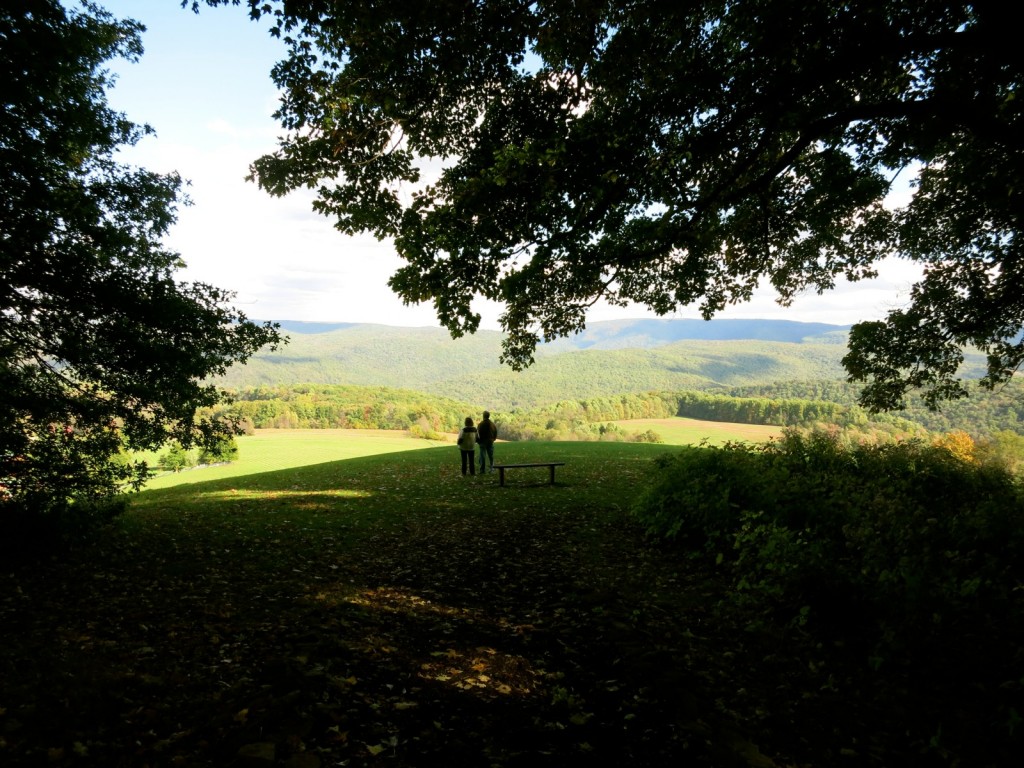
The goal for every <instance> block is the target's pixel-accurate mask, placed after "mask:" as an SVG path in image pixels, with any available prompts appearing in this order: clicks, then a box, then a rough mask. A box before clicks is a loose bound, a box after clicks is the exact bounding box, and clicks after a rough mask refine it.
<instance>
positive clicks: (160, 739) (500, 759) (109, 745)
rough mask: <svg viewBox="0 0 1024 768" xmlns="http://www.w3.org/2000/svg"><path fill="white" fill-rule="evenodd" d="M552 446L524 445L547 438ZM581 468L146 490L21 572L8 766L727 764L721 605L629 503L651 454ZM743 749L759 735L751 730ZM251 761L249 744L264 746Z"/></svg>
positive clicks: (255, 478) (409, 460)
mask: <svg viewBox="0 0 1024 768" xmlns="http://www.w3.org/2000/svg"><path fill="white" fill-rule="evenodd" d="M536 452H537V449H536V448H518V447H517V448H515V449H509V450H507V453H506V456H505V458H506V460H516V461H524V460H531V458H532V457H533V456H535V455H536ZM545 455H547V456H556V457H557V458H547V459H544V460H563V457H565V456H570V457H572V460H571V461H569V462H568V464H567V466H566V467H565V468H563V469H564V470H565V472H564V474H563V478H564V481H563V482H564V485H562V484H560V485H557V486H554V487H551V486H547V485H544V486H537V485H532V484H529V485H525V484H524V485H516V486H506V487H504V488H499V487H498V485H497V475H496V474H494V475H486V476H478V477H476V478H463V477H462V476H461V474H460V473H459V470H458V466H457V464H456V461H454V460H453V459H457V457H455V456H452V451H451V449H438V450H437V451H431V450H417V451H411V452H408V453H396V454H387V455H383V456H373V457H367V458H362V459H351V460H346V461H340V462H331V463H327V464H320V465H314V466H309V467H304V468H302V469H298V470H292V469H289V470H281V471H277V472H271V473H265V474H261V475H248V476H245V477H239V478H229V479H225V480H217V481H213V482H209V483H190V484H188V485H187V486H179V487H176V488H170V489H165V490H161V491H149V492H145V493H143V494H140V495H139V496H138V497H137V498H136V499H135V500H134V504H133V511H132V512H131V513H130V514H129V515H128V516H126V518H125V519H124V521H123V525H122V526H120V528H119V529H117V530H114V531H111V532H110V534H109V535H108V536H106V537H104V538H103V539H102V540H100V541H98V542H96V543H94V544H93V545H91V546H90V547H88V548H84V549H82V550H80V551H77V552H75V553H73V554H72V555H71V556H70V557H68V558H67V559H64V560H61V561H51V562H48V563H45V564H43V565H41V566H39V567H38V568H35V569H32V570H25V571H19V572H16V573H13V574H10V575H5V576H4V577H3V581H4V582H7V583H5V584H4V585H3V587H4V591H3V595H4V600H3V602H2V603H0V614H2V615H0V619H2V626H3V629H2V630H0V638H2V640H0V646H2V649H0V660H2V663H3V667H2V671H3V684H2V688H0V732H2V733H3V741H2V742H0V759H3V762H4V764H5V765H35V764H39V763H40V762H47V763H48V764H50V765H69V766H70V765H78V766H81V765H104V766H107V765H125V766H144V765H156V764H167V765H175V764H181V765H233V764H249V765H251V764H260V765H272V764H274V763H275V761H276V762H277V763H281V764H285V763H287V764H288V765H291V766H292V767H293V768H295V767H296V766H298V767H299V768H301V766H314V765H375V764H377V763H378V762H380V761H382V760H385V759H386V760H387V762H388V763H389V764H391V765H403V766H404V765H407V766H432V765H447V766H450V765H460V766H461V765H464V766H475V765H480V766H492V765H508V766H513V765H524V764H527V763H529V764H530V765H538V764H539V765H560V766H564V765H574V764H581V765H582V764H592V762H593V761H594V760H595V759H597V758H596V756H600V758H601V759H602V760H612V761H613V762H617V763H618V764H622V765H670V764H676V763H678V762H679V761H680V760H683V759H684V758H685V759H686V760H688V761H690V762H691V763H694V762H696V764H701V763H704V764H715V761H716V760H717V757H716V756H715V750H721V749H725V750H726V751H727V752H729V753H730V754H733V753H735V752H736V750H737V749H739V748H740V747H737V746H736V744H741V743H742V745H746V744H748V743H747V742H745V741H744V740H742V739H739V737H736V736H730V737H729V738H727V739H719V740H713V741H715V744H718V745H723V744H724V745H725V746H713V745H710V744H709V741H708V739H707V738H706V737H707V735H708V734H709V733H710V732H711V729H712V728H713V727H714V726H713V725H711V724H709V723H711V720H712V719H713V718H711V717H710V713H711V711H712V710H713V706H712V705H711V704H710V703H708V701H706V700H703V699H702V698H701V697H700V696H699V695H697V694H695V693H693V692H694V691H697V690H701V688H702V687H706V681H705V682H701V680H700V675H699V674H697V673H694V672H692V671H691V670H690V667H689V666H688V665H687V664H685V663H683V658H684V657H685V656H686V655H687V654H688V652H689V651H688V650H687V649H688V648H690V646H692V644H693V638H694V632H693V627H695V626H696V625H698V624H699V623H700V620H701V616H702V615H703V612H704V608H703V605H702V602H701V600H700V599H697V598H695V596H694V595H693V594H692V592H690V591H688V590H686V589H684V588H683V584H682V578H683V577H680V576H679V574H678V572H677V571H678V569H677V567H676V566H675V564H673V563H672V562H670V561H666V560H665V559H664V557H663V555H661V554H659V553H657V552H655V551H652V550H651V549H650V548H649V547H646V546H645V545H644V542H643V540H642V537H641V536H640V534H639V532H638V531H637V530H636V529H635V527H634V526H633V525H632V523H631V521H630V520H629V519H628V518H627V517H626V515H625V514H624V511H625V509H626V508H627V506H628V503H629V498H630V491H631V489H633V488H635V487H636V484H637V483H638V482H639V478H640V477H641V476H642V473H643V472H644V471H645V468H646V466H647V464H648V462H649V459H650V457H651V456H652V455H654V453H653V452H652V450H651V448H650V447H649V446H623V447H620V448H611V449H608V450H605V451H596V452H595V450H594V449H592V448H589V447H582V448H581V447H579V446H562V447H558V446H553V447H551V448H548V449H546V454H545ZM743 748H744V749H745V748H746V746H743ZM254 761H255V762H254Z"/></svg>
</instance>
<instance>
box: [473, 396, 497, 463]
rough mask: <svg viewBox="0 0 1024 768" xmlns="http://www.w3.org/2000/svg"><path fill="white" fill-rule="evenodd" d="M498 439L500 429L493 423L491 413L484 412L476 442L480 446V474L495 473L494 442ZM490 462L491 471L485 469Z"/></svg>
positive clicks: (477, 431)
mask: <svg viewBox="0 0 1024 768" xmlns="http://www.w3.org/2000/svg"><path fill="white" fill-rule="evenodd" d="M497 439H498V428H497V427H496V426H495V424H494V422H493V421H491V412H490V411H484V418H483V421H481V422H480V426H479V427H477V430H476V441H477V443H478V444H479V445H480V474H481V475H482V474H483V473H484V472H485V471H487V472H493V471H494V441H495V440H497ZM488 462H490V469H485V468H486V466H487V463H488Z"/></svg>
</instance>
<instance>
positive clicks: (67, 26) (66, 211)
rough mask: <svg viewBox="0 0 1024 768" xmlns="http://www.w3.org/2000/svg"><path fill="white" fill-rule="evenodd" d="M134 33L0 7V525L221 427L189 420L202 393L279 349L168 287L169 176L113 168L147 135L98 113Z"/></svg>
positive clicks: (50, 510)
mask: <svg viewBox="0 0 1024 768" xmlns="http://www.w3.org/2000/svg"><path fill="white" fill-rule="evenodd" d="M139 33H140V27H139V26H138V25H137V24H136V23H134V22H130V21H129V22H119V21H115V20H114V19H113V18H112V17H111V16H110V15H109V14H107V13H106V12H104V11H102V10H100V9H98V8H96V7H95V6H93V5H91V4H88V3H85V4H83V5H82V6H81V7H80V8H79V9H66V8H65V7H64V6H63V5H62V4H61V3H60V2H58V0H30V1H28V2H24V3H15V4H10V3H7V4H5V5H4V6H3V8H2V9H0V72H2V74H3V81H4V93H5V96H4V108H3V110H0V188H2V189H3V190H4V192H3V198H4V203H3V205H2V206H0V317H2V323H0V390H2V391H3V393H4V397H3V403H2V404H0V488H2V494H3V495H2V497H0V517H4V518H6V517H8V516H9V515H13V514H15V513H22V512H23V513H25V514H32V513H37V514H41V515H47V514H61V515H62V514H64V513H65V512H66V513H73V512H74V511H75V510H78V509H82V508H83V505H88V504H92V503H103V500H104V499H106V498H108V497H109V496H110V495H111V494H113V493H116V492H117V491H118V490H120V489H121V488H122V487H123V486H124V485H125V484H136V485H137V484H138V483H140V482H141V481H142V480H143V479H144V477H145V472H146V470H145V467H144V466H143V465H141V464H131V463H129V462H124V461H115V460H114V459H116V457H117V456H118V455H119V454H120V451H121V449H122V446H124V445H125V444H127V445H128V446H129V447H131V448H132V449H136V448H146V447H151V448H152V447H156V446H159V445H162V444H163V443H164V442H165V441H166V440H168V438H173V439H177V440H179V441H181V442H182V443H183V444H185V445H191V444H193V443H196V442H204V441H210V440H213V439H215V437H216V435H218V434H224V433H226V432H227V431H228V430H229V427H228V425H225V424H218V423H214V422H209V421H206V422H202V421H197V420H195V418H194V417H195V413H196V410H197V409H198V408H200V407H205V406H210V405H212V404H214V403H216V402H217V401H218V400H219V399H220V394H219V392H218V390H217V389H216V387H214V386H213V385H210V384H208V383H204V379H206V378H207V377H209V376H213V375H217V374H222V373H224V371H225V370H226V369H227V368H228V366H229V365H230V364H231V363H232V362H234V361H239V360H244V359H246V358H247V357H248V356H249V355H250V354H252V353H253V352H254V351H256V350H257V349H259V348H260V347H262V346H263V345H264V344H266V343H273V342H275V341H276V340H277V338H278V337H277V333H276V331H275V330H274V329H273V328H272V327H271V326H270V325H269V324H268V325H264V326H258V325H255V324H253V323H250V322H248V321H246V318H245V317H244V315H242V314H240V313H238V312H236V311H235V310H233V309H231V308H230V307H228V306H227V304H226V302H227V301H228V300H229V299H230V298H231V296H230V294H228V293H225V292H224V291H221V290H218V289H216V288H213V287H211V286H208V285H205V284H202V283H180V282H178V281H177V280H176V279H175V271H176V270H177V269H178V268H179V267H180V266H181V265H182V262H181V260H180V258H179V257H178V255H177V254H175V253H172V252H170V251H168V250H166V249H165V248H164V247H163V246H162V245H161V240H162V239H163V237H164V235H166V233H167V232H168V230H169V228H170V226H171V225H172V224H173V223H174V221H175V217H176V210H177V206H178V205H179V204H181V202H182V200H183V198H182V197H181V196H180V189H181V184H182V182H181V179H180V178H179V177H178V176H177V175H175V174H168V175H159V174H156V173H151V172H149V171H146V170H143V169H139V168H133V167H129V166H126V165H122V164H120V163H118V162H117V161H116V160H115V157H116V153H117V151H118V149H119V148H120V147H122V146H125V145H131V144H134V143H135V142H137V141H138V140H139V139H140V138H141V137H143V136H144V135H146V134H147V133H150V132H151V129H149V128H148V127H140V126H137V125H135V124H133V123H132V122H130V121H129V120H128V119H127V118H126V117H125V116H124V115H121V114H118V113H116V112H114V111H112V110H111V109H110V107H109V106H108V104H107V101H106V94H105V89H106V88H107V87H109V86H110V85H111V75H110V73H109V71H108V70H107V69H105V68H104V65H105V62H107V61H108V60H109V59H111V58H113V57H115V56H124V57H126V58H128V59H131V60H134V59H136V58H137V57H138V56H139V55H140V54H141V52H142V48H141V43H140V39H139Z"/></svg>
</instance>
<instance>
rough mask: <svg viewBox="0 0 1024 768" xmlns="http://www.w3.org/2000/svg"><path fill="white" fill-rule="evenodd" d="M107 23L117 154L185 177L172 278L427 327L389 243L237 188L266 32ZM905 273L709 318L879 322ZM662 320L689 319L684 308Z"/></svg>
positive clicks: (492, 320)
mask: <svg viewBox="0 0 1024 768" xmlns="http://www.w3.org/2000/svg"><path fill="white" fill-rule="evenodd" d="M99 5H100V6H102V7H104V8H106V10H108V11H110V12H111V13H112V14H113V15H114V16H116V17H119V18H126V17H130V18H134V19H136V20H137V21H140V22H142V23H143V24H144V25H145V26H146V27H147V30H146V32H145V33H144V34H143V37H142V40H143V45H144V47H145V53H144V54H143V56H142V58H141V60H140V61H139V62H137V63H129V62H125V61H114V62H111V63H110V65H109V66H110V69H111V70H112V71H114V72H115V73H116V74H117V76H118V79H117V83H116V85H115V87H114V88H113V89H112V90H111V91H110V92H109V94H108V98H109V100H110V104H111V106H113V107H114V108H115V109H117V110H119V111H122V112H124V113H126V114H127V116H128V117H129V118H130V119H131V120H133V121H134V122H136V123H148V124H149V125H151V126H152V127H153V128H154V129H155V130H156V136H155V137H154V136H150V137H147V138H144V139H143V140H142V141H141V142H140V143H139V144H138V145H137V146H135V147H132V148H130V149H129V150H128V151H126V152H124V153H123V155H122V159H123V160H124V161H125V162H129V163H132V164H135V165H139V166H142V167H145V168H148V169H149V170H152V171H157V172H163V173H166V172H170V171H177V172H178V173H180V174H181V176H182V177H183V178H185V179H187V180H188V181H189V186H188V188H187V190H186V191H187V194H188V196H189V197H190V198H191V200H192V203H193V204H192V205H191V206H190V207H185V208H182V209H180V211H179V216H178V223H177V224H176V225H175V227H174V228H173V230H172V231H171V233H170V234H169V236H168V240H167V245H168V246H169V247H170V248H172V249H173V250H175V251H177V252H178V253H180V254H181V256H182V258H183V259H184V261H185V263H186V265H187V266H186V267H185V269H184V270H183V271H182V273H181V275H180V277H181V279H183V280H187V281H200V282H205V283H209V284H211V285H215V286H217V287H219V288H224V289H228V290H231V291H233V292H234V293H235V299H234V302H233V304H234V305H235V306H236V307H238V309H240V310H241V311H242V312H244V313H245V314H246V315H247V316H248V317H249V318H252V319H259V320H277V321H281V320H302V321H315V322H361V323H381V324H385V325H395V326H414V327H415V326H439V325H440V323H439V322H438V320H437V318H436V316H435V314H434V309H433V306H432V305H431V304H429V303H427V304H421V305H415V306H405V305H403V303H402V301H401V299H399V298H398V297H397V296H396V295H395V294H394V293H393V292H392V291H391V289H390V288H388V285H387V281H388V278H389V277H390V276H391V275H392V273H393V272H394V271H395V270H396V269H397V268H398V267H400V266H401V265H402V263H403V262H402V260H401V259H400V257H399V256H398V255H397V254H396V252H395V250H394V247H393V245H392V244H391V243H390V242H387V241H384V242H378V241H377V240H376V239H375V238H373V237H371V236H369V235H364V236H359V237H351V236H348V235H344V234H342V233H339V232H338V231H337V230H335V229H334V228H333V226H332V222H331V221H330V220H329V219H327V218H325V217H323V216H320V215H319V214H316V213H314V212H313V210H312V207H311V203H312V200H313V195H312V194H311V193H306V192H301V193H293V194H291V195H289V196H287V197H285V198H273V197H271V196H270V195H268V194H266V193H265V192H263V191H261V190H260V189H259V188H258V187H257V186H256V185H255V184H253V183H251V182H247V181H245V176H246V174H247V173H248V167H249V164H250V163H251V162H252V161H253V160H254V159H255V158H257V157H259V156H260V155H263V154H266V153H268V152H272V151H273V150H274V149H275V147H276V146H277V142H276V138H277V137H278V136H279V135H280V133H281V130H280V128H279V126H278V125H277V123H276V121H275V120H274V119H273V117H272V114H273V112H274V110H275V109H276V106H277V90H276V87H275V86H274V84H273V82H272V81H271V79H270V70H271V68H272V66H273V65H274V63H275V62H276V61H278V60H279V59H281V58H283V57H284V46H283V45H282V44H281V43H280V41H278V40H276V39H274V38H272V37H270V35H269V33H268V29H269V25H268V24H267V23H265V22H263V23H256V22H253V21H250V20H249V18H248V15H247V13H246V12H245V10H244V9H243V8H240V7H220V8H206V7H204V8H203V9H202V11H201V12H200V13H199V14H198V15H196V14H193V13H192V12H191V11H188V10H184V9H182V8H181V7H180V0H99ZM916 274H917V270H916V268H915V267H914V266H913V265H909V264H907V263H905V262H901V261H896V260H891V261H889V262H887V263H885V264H883V266H882V270H881V276H880V277H879V278H878V279H876V280H872V281H861V282H859V283H856V284H847V283H842V284H840V285H839V286H838V287H837V288H836V289H835V290H834V291H831V292H829V293H826V294H824V295H822V296H817V295H816V294H814V293H809V294H808V295H806V296H802V297H799V298H798V299H797V300H796V302H795V303H794V304H793V305H792V306H790V307H789V308H783V307H779V306H778V305H777V304H776V303H775V302H774V293H773V292H772V291H771V290H763V291H758V292H757V293H756V294H755V296H754V299H753V300H752V301H751V302H748V303H746V304H742V305H737V306H734V307H730V308H728V309H727V310H726V311H725V312H723V313H721V314H719V315H718V317H725V318H775V319H788V320H800V321H806V322H822V323H836V324H841V325H845V324H851V323H855V322H858V321H861V320H872V319H880V318H882V317H884V316H885V314H886V313H887V312H888V311H889V310H890V309H892V308H894V307H896V306H899V305H901V304H902V303H903V302H905V300H906V297H907V294H908V292H909V288H910V285H911V282H912V281H913V279H914V278H915V275H916ZM474 309H475V310H476V311H478V312H480V313H481V315H482V318H483V320H482V323H481V327H483V328H487V329H499V327H500V326H499V322H498V317H499V315H500V314H501V310H502V308H501V306H500V305H496V304H493V303H490V302H483V301H482V300H481V301H478V303H477V304H476V305H475V306H474ZM653 316H654V315H653V314H652V313H651V312H650V311H648V310H646V309H645V308H644V307H642V306H639V305H634V306H630V307H626V308H619V307H610V306H596V307H595V308H593V309H592V310H591V312H590V314H589V315H588V321H589V322H595V321H599V320H612V319H626V318H639V317H653ZM669 317H684V318H693V317H699V313H698V311H697V309H696V307H689V308H682V309H680V310H679V311H677V312H676V313H675V314H673V315H669Z"/></svg>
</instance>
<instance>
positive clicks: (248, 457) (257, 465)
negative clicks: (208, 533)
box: [146, 429, 444, 489]
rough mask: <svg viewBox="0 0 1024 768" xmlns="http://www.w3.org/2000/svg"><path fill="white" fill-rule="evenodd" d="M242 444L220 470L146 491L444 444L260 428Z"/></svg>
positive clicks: (363, 433)
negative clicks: (236, 453)
mask: <svg viewBox="0 0 1024 768" xmlns="http://www.w3.org/2000/svg"><path fill="white" fill-rule="evenodd" d="M237 440H238V460H237V461H234V462H232V463H231V464H225V465H221V466H213V467H197V468H195V469H189V470H186V471H184V472H178V473H165V474H161V475H158V476H157V477H154V478H153V479H151V480H150V481H149V483H147V485H146V487H147V488H149V489H157V488H169V487H171V486H174V485H180V484H182V483H198V482H206V481H209V480H221V479H224V478H227V477H238V476H240V475H253V474H258V473H260V472H272V471H275V470H279V469H291V468H294V467H304V466H308V465H311V464H322V463H324V462H328V461H340V460H342V459H352V458H358V457H360V456H375V455H377V454H381V453H393V452H395V451H411V450H417V449H423V448H436V447H437V446H439V445H444V443H439V442H437V441H434V440H422V439H414V438H412V437H409V435H408V434H407V433H405V432H397V431H388V430H381V429H258V430H256V434H254V435H241V436H240V437H238V438H237ZM155 459H156V457H155V455H154V456H152V457H149V459H148V460H149V461H150V462H152V463H155Z"/></svg>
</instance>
